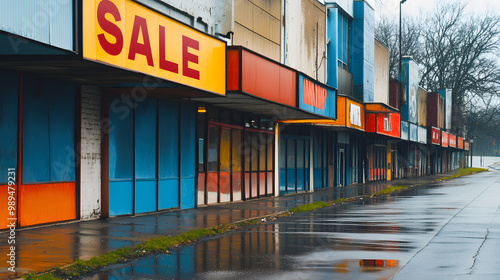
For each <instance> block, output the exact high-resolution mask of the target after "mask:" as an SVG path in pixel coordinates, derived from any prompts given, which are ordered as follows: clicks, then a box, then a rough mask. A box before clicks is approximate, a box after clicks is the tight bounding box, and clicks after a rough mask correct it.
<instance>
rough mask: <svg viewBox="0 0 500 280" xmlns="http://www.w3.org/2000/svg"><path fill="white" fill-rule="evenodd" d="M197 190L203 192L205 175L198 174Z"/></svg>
mask: <svg viewBox="0 0 500 280" xmlns="http://www.w3.org/2000/svg"><path fill="white" fill-rule="evenodd" d="M198 190H199V191H205V173H202V172H200V173H198Z"/></svg>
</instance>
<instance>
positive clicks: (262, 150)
mask: <svg viewBox="0 0 500 280" xmlns="http://www.w3.org/2000/svg"><path fill="white" fill-rule="evenodd" d="M257 135H259V154H260V155H259V170H260V171H266V163H267V135H266V134H264V133H259V134H257Z"/></svg>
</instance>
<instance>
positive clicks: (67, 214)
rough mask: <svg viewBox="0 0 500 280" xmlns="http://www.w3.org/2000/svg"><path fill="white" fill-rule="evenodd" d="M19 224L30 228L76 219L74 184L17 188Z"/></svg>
mask: <svg viewBox="0 0 500 280" xmlns="http://www.w3.org/2000/svg"><path fill="white" fill-rule="evenodd" d="M18 207H19V224H20V226H31V225H38V224H45V223H52V222H59V221H67V220H74V219H76V186H75V183H53V184H39V185H22V186H20V187H19V205H18Z"/></svg>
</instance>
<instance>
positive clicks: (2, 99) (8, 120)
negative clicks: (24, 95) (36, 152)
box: [0, 72, 19, 184]
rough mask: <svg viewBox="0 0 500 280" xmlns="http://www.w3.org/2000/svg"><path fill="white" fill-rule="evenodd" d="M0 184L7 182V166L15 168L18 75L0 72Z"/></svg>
mask: <svg viewBox="0 0 500 280" xmlns="http://www.w3.org/2000/svg"><path fill="white" fill-rule="evenodd" d="M0 84H1V85H2V87H1V89H0V184H4V183H7V182H8V176H7V172H8V169H9V168H17V126H18V107H19V106H18V99H19V77H18V75H16V74H13V73H7V72H0Z"/></svg>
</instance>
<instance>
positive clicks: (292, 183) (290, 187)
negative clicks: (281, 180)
mask: <svg viewBox="0 0 500 280" xmlns="http://www.w3.org/2000/svg"><path fill="white" fill-rule="evenodd" d="M295 173H296V169H295V168H288V169H287V171H286V177H287V192H295V188H296V186H297V185H296V174H295Z"/></svg>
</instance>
